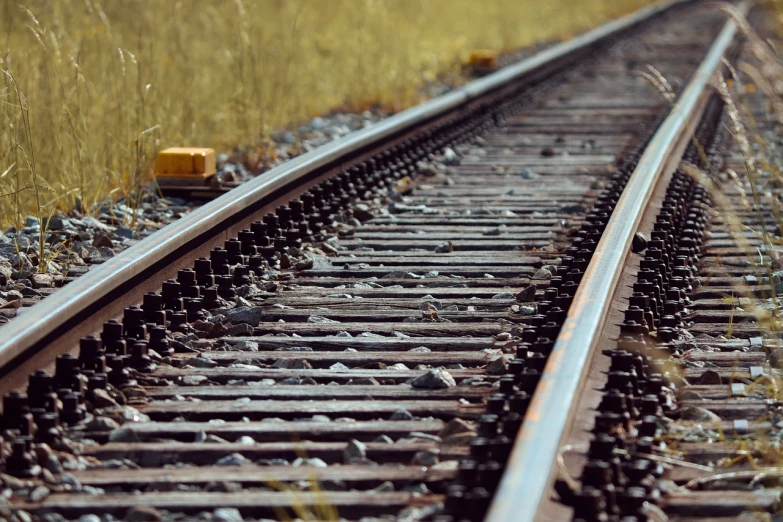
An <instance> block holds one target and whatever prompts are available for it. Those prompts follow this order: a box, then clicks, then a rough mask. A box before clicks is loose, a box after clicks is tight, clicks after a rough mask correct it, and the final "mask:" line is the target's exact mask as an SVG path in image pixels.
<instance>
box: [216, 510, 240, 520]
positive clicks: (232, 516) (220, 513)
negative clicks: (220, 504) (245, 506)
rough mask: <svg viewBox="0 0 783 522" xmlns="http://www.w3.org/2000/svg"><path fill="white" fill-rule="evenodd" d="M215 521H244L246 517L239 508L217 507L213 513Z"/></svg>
mask: <svg viewBox="0 0 783 522" xmlns="http://www.w3.org/2000/svg"><path fill="white" fill-rule="evenodd" d="M212 520H213V521H214V522H242V521H243V520H244V518H242V515H241V514H240V513H239V510H238V509H237V508H217V509H216V510H215V512H214V513H213V514H212Z"/></svg>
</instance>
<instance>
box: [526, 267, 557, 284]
mask: <svg viewBox="0 0 783 522" xmlns="http://www.w3.org/2000/svg"><path fill="white" fill-rule="evenodd" d="M530 279H535V280H539V281H540V280H549V279H552V272H550V271H549V270H547V269H546V268H539V269H538V271H537V272H536V273H535V274H533V277H531V278H530Z"/></svg>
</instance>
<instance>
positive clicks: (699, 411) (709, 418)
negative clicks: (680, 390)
mask: <svg viewBox="0 0 783 522" xmlns="http://www.w3.org/2000/svg"><path fill="white" fill-rule="evenodd" d="M680 419H682V420H690V421H701V422H720V420H721V418H720V417H719V416H718V415H716V414H714V413H713V412H711V411H710V410H706V409H704V408H699V407H697V406H688V407H686V408H683V409H681V410H680Z"/></svg>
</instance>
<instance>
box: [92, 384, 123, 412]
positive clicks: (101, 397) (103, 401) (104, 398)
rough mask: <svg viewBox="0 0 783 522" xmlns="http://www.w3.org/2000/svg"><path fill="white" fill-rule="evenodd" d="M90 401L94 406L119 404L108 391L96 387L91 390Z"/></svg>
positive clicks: (105, 406)
mask: <svg viewBox="0 0 783 522" xmlns="http://www.w3.org/2000/svg"><path fill="white" fill-rule="evenodd" d="M92 402H93V404H94V405H95V407H96V408H112V407H114V406H119V405H118V404H117V401H115V400H114V398H113V397H112V396H111V395H109V392H107V391H106V390H102V389H100V388H96V389H94V390H93V391H92Z"/></svg>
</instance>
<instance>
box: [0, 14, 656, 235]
mask: <svg viewBox="0 0 783 522" xmlns="http://www.w3.org/2000/svg"><path fill="white" fill-rule="evenodd" d="M646 3H650V2H649V0H647V1H645V0H589V1H585V2H579V3H578V4H577V5H578V7H575V5H574V4H573V3H571V2H569V1H567V0H553V1H551V2H545V3H541V2H533V1H531V0H524V1H518V0H513V1H512V0H498V1H495V2H489V3H487V2H474V1H472V0H429V1H414V0H401V1H394V2H392V1H390V0H367V1H361V2H358V1H354V0H330V1H329V2H316V1H314V0H299V1H294V2H286V1H279V0H274V1H273V0H258V1H245V2H242V0H236V1H235V2H223V1H218V0H201V1H184V2H170V1H164V0H157V1H149V2H136V1H131V0H113V1H111V2H105V3H103V4H101V3H100V2H98V1H97V0H63V1H58V2H48V1H45V0H20V1H15V0H5V1H4V2H2V3H0V27H2V31H0V34H2V36H0V47H1V48H0V65H1V67H2V69H3V73H4V74H2V75H0V77H1V78H2V79H1V80H0V102H2V103H0V122H1V123H0V195H2V199H0V224H1V225H3V226H4V227H5V226H8V225H11V224H16V225H21V224H22V222H23V221H24V216H25V215H35V216H38V217H42V216H46V215H47V214H49V213H51V212H53V211H54V210H55V209H56V208H57V207H60V208H72V207H73V205H74V203H75V202H76V201H77V198H79V200H80V201H81V202H82V208H83V209H84V210H85V211H89V209H90V208H91V207H92V205H93V204H94V203H95V202H97V201H103V200H106V199H107V198H114V199H117V198H122V197H126V198H127V196H128V195H129V194H131V193H132V192H133V191H134V190H135V189H136V188H138V187H139V186H141V185H142V184H143V183H145V182H146V181H148V179H149V177H148V175H149V167H150V160H151V158H152V157H154V154H155V153H156V151H157V150H158V149H159V148H160V147H166V146H171V145H198V146H215V147H217V148H219V149H224V150H225V149H230V148H233V147H236V146H237V145H238V144H244V146H245V147H247V150H248V152H249V153H250V156H251V161H252V156H253V155H263V154H264V153H267V152H268V150H267V148H268V142H267V141H266V140H267V138H268V136H269V135H270V133H271V131H272V130H273V129H276V128H279V127H282V126H287V125H292V124H295V123H296V122H300V121H302V120H303V119H306V118H309V117H312V116H313V115H316V114H319V113H322V112H324V111H327V110H329V109H331V108H334V107H344V108H347V109H351V110H361V109H363V108H366V107H369V106H371V105H373V104H380V105H382V106H384V107H388V108H390V109H392V110H398V109H401V108H404V107H406V106H409V105H411V104H414V103H416V102H417V101H420V100H421V99H422V97H424V96H426V90H423V89H422V87H423V86H424V85H425V84H426V83H427V82H428V81H432V80H434V79H436V78H437V77H439V76H442V75H444V74H448V73H449V72H455V71H458V70H459V68H460V66H461V64H462V63H464V61H465V58H466V55H467V54H468V53H469V52H470V50H472V49H493V50H501V51H502V50H509V49H515V48H520V47H524V46H528V45H531V44H532V43H534V42H536V41H541V40H547V39H553V38H555V39H556V38H563V37H567V36H569V35H570V34H572V33H574V32H577V31H580V30H582V29H585V28H588V27H590V26H594V25H596V24H598V23H600V22H603V21H606V20H607V19H609V18H611V17H616V16H619V15H621V14H624V13H627V12H629V11H631V10H632V9H634V8H637V7H639V6H641V5H642V4H646Z"/></svg>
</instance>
